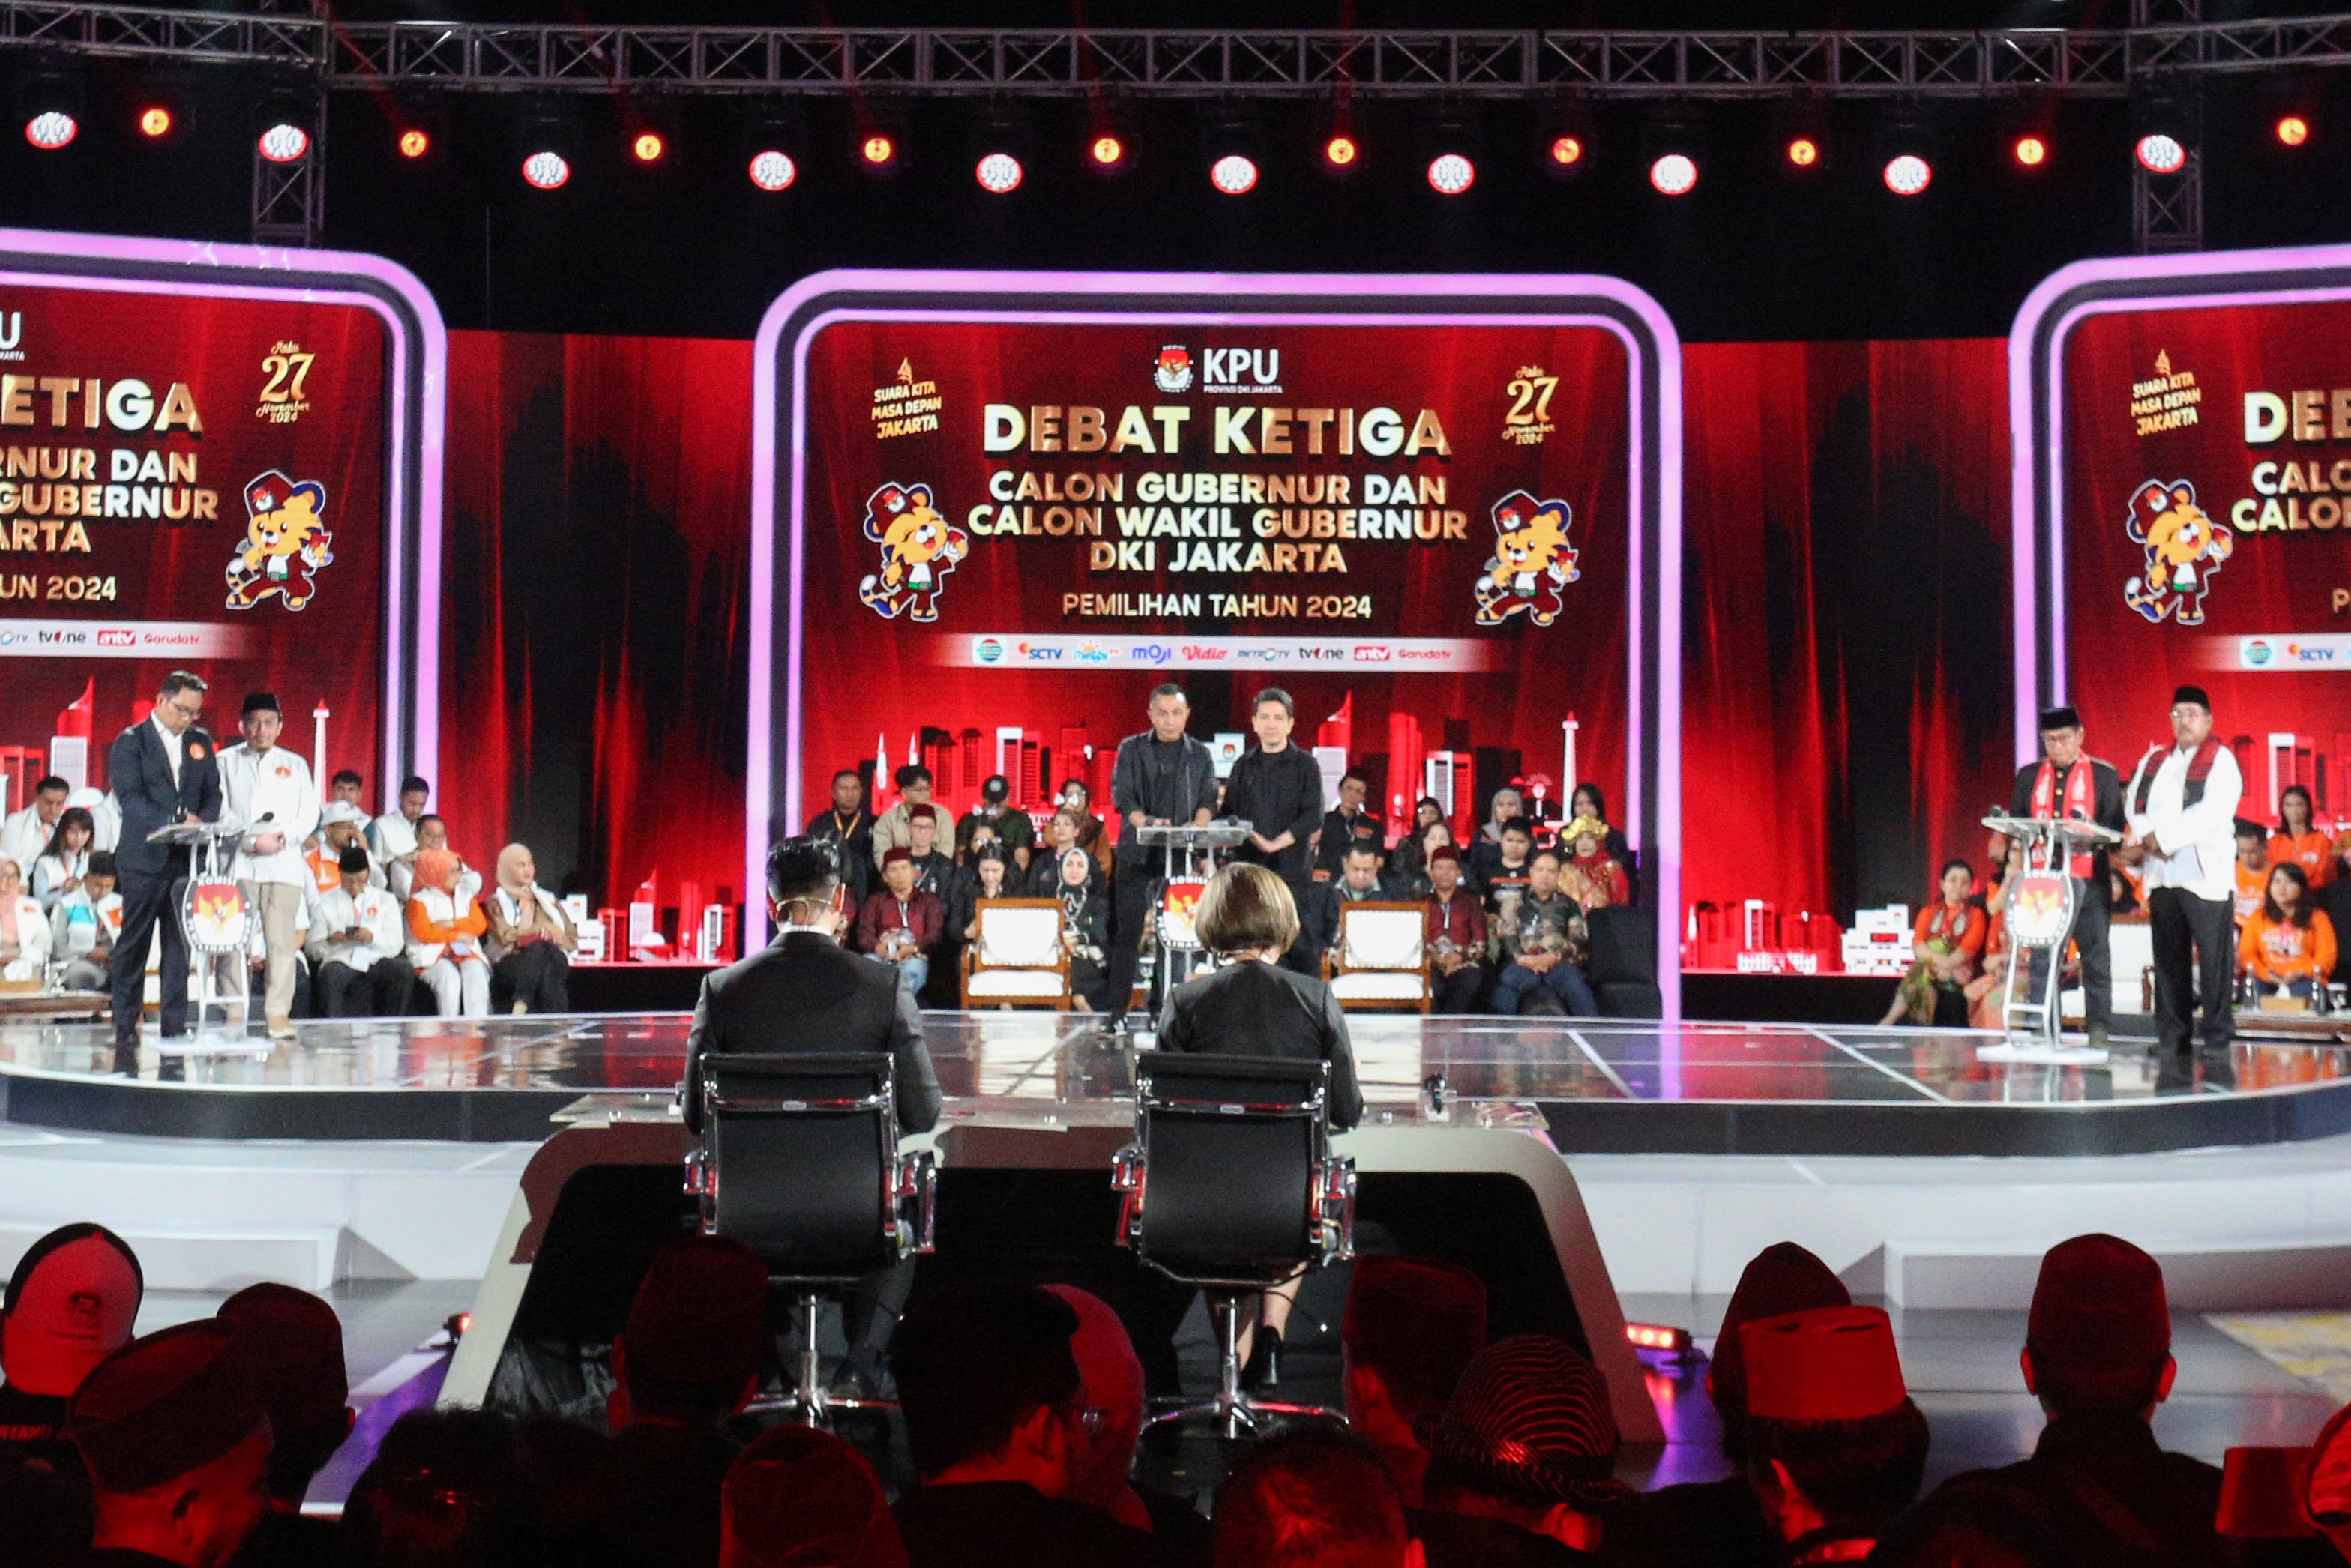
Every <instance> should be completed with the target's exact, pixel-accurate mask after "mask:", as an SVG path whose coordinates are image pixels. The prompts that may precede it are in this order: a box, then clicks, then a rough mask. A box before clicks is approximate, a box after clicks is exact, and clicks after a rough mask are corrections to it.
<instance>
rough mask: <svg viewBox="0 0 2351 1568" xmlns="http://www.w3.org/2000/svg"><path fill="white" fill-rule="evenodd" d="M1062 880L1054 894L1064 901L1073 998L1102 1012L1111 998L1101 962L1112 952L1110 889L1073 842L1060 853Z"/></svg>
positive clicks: (1063, 933)
mask: <svg viewBox="0 0 2351 1568" xmlns="http://www.w3.org/2000/svg"><path fill="white" fill-rule="evenodd" d="M1104 880H1105V879H1104V878H1103V876H1102V871H1101V868H1100V867H1098V866H1096V865H1095V864H1094V857H1093V856H1092V855H1090V854H1088V853H1086V852H1085V851H1083V850H1081V849H1079V848H1077V847H1076V846H1075V845H1072V846H1071V847H1070V848H1069V849H1067V850H1064V851H1063V852H1061V885H1060V886H1059V887H1056V888H1055V889H1054V890H1053V894H1052V896H1053V897H1055V898H1058V899H1060V900H1061V946H1062V948H1063V949H1064V950H1065V951H1067V952H1068V954H1069V955H1070V998H1071V1001H1073V1002H1074V1003H1076V1004H1077V1005H1078V1007H1079V1008H1080V1009H1082V1010H1084V1011H1087V1012H1100V1011H1102V1009H1103V1007H1104V1006H1105V1005H1106V1004H1107V1003H1108V1001H1109V999H1110V979H1109V976H1108V974H1107V972H1106V971H1105V970H1104V968H1103V967H1102V964H1103V959H1104V956H1106V955H1107V954H1108V953H1109V951H1110V890H1109V889H1108V888H1106V887H1104V886H1103V885H1102V883H1103V882H1104Z"/></svg>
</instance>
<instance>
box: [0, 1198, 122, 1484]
mask: <svg viewBox="0 0 2351 1568" xmlns="http://www.w3.org/2000/svg"><path fill="white" fill-rule="evenodd" d="M145 1296H146V1276H145V1274H144V1273H143V1272H142V1271H141V1269H140V1267H139V1259H138V1257H137V1256H136V1255H135V1254H133V1253H132V1252H131V1244H130V1243H129V1242H127V1241H125V1240H123V1239H122V1238H121V1237H120V1236H117V1235H116V1234H115V1233H114V1232H113V1231H111V1230H109V1229H107V1228H105V1227H104V1226H102V1225H91V1224H88V1223H82V1224H76V1225H68V1226H63V1227H60V1228H57V1229H56V1230H52V1231H50V1232H49V1233H48V1234H47V1236H44V1237H42V1238H41V1239H39V1240H38V1241H36V1242H34V1243H33V1245H32V1246H31V1247H29V1248H27V1249H26V1251H25V1255H24V1256H23V1257H22V1258H20V1259H18V1260H16V1272H15V1273H13V1274H12V1275H10V1276H9V1279H8V1292H7V1296H6V1298H5V1301H0V1311H4V1312H5V1315H0V1375H5V1377H6V1379H7V1382H6V1385H5V1386H0V1465H6V1464H15V1463H17V1462H20V1461H30V1462H33V1463H37V1464H39V1465H43V1466H45V1467H47V1468H48V1469H52V1470H57V1471H61V1472H66V1473H72V1472H78V1470H79V1469H80V1468H81V1460H80V1458H78V1456H77V1455H76V1454H75V1452H74V1446H73V1440H72V1439H71V1437H68V1435H67V1433H66V1430H65V1426H66V1405H67V1401H68V1400H69V1399H71V1398H72V1397H73V1393H74V1390H75V1389H77V1388H79V1387H80V1386H81V1385H82V1380H83V1379H85V1378H87V1377H88V1376H89V1375H90V1372H91V1371H92V1369H94V1368H95V1367H96V1366H97V1365H98V1364H99V1363H100V1362H102V1361H104V1360H105V1359H106V1358H107V1357H108V1356H110V1355H111V1354H114V1353H115V1352H116V1351H118V1350H120V1349H121V1348H122V1346H123V1345H125V1344H127V1343H130V1340H131V1325H132V1324H133V1323H134V1322H137V1321H138V1317H139V1305H140V1302H141V1301H142V1300H144V1299H145Z"/></svg>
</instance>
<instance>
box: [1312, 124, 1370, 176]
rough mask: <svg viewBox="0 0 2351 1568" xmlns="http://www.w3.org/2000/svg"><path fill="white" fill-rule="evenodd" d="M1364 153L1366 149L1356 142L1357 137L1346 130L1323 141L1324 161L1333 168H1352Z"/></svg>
mask: <svg viewBox="0 0 2351 1568" xmlns="http://www.w3.org/2000/svg"><path fill="white" fill-rule="evenodd" d="M1363 155H1364V150H1363V149H1362V148H1361V147H1359V146H1357V145H1356V144H1355V139H1354V138H1353V137H1352V136H1349V135H1347V134H1346V133H1345V132H1344V131H1341V132H1339V133H1338V134H1336V135H1334V136H1332V138H1331V139H1330V140H1329V141H1325V142H1323V143H1322V162H1325V163H1328V164H1330V165H1331V167H1332V168H1333V169H1351V168H1353V167H1354V163H1355V160H1356V159H1358V158H1360V157H1362V156H1363Z"/></svg>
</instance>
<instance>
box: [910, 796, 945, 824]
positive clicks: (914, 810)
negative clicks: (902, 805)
mask: <svg viewBox="0 0 2351 1568" xmlns="http://www.w3.org/2000/svg"><path fill="white" fill-rule="evenodd" d="M938 817H939V813H938V809H937V808H936V807H935V806H933V805H932V804H931V803H930V802H929V801H927V800H925V801H924V802H923V803H922V804H920V805H917V806H909V807H907V808H906V821H910V822H935V821H938Z"/></svg>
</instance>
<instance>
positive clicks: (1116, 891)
mask: <svg viewBox="0 0 2351 1568" xmlns="http://www.w3.org/2000/svg"><path fill="white" fill-rule="evenodd" d="M1146 711H1148V712H1149V714H1150V716H1151V727H1150V728H1149V729H1146V730H1144V731H1143V732H1142V733H1141V734H1139V735H1130V736H1128V737H1126V738H1125V739H1124V740H1122V741H1120V742H1119V743H1118V758H1117V760H1116V761H1115V762H1113V764H1112V767H1111V774H1110V799H1111V805H1112V806H1113V808H1114V809H1115V810H1117V812H1118V850H1117V852H1116V854H1115V857H1114V858H1113V862H1112V863H1113V866H1114V867H1115V868H1116V872H1117V874H1116V877H1115V880H1114V881H1113V883H1112V894H1113V897H1112V900H1111V929H1110V1007H1109V1009H1108V1012H1109V1017H1108V1018H1107V1019H1104V1020H1103V1028H1104V1030H1105V1032H1107V1033H1110V1034H1117V1033H1120V1032H1121V1031H1123V1030H1124V1029H1125V1028H1126V1004H1127V998H1130V997H1132V996H1133V995H1134V955H1135V949H1136V948H1137V947H1138V946H1141V945H1142V942H1143V936H1144V932H1146V931H1148V930H1149V929H1150V928H1151V919H1152V909H1151V883H1152V879H1153V874H1154V873H1155V871H1156V870H1157V868H1158V867H1159V866H1161V865H1162V864H1164V863H1165V852H1164V851H1163V850H1161V849H1160V848H1159V847H1158V846H1157V845H1152V846H1150V847H1148V848H1146V847H1145V846H1144V844H1143V843H1142V842H1141V841H1139V840H1137V839H1136V838H1135V836H1134V835H1135V834H1136V833H1137V832H1139V831H1142V830H1143V829H1144V828H1148V827H1159V826H1168V825H1174V826H1179V827H1180V826H1196V825H1197V824H1199V823H1203V822H1206V821H1208V820H1209V819H1210V818H1211V817H1214V816H1215V815H1216V814H1217V763H1216V759H1215V758H1212V757H1210V756H1209V755H1208V748H1207V746H1206V745H1204V744H1203V743H1201V742H1200V741H1196V740H1195V739H1193V738H1192V737H1190V736H1188V735H1186V734H1185V733H1184V727H1185V726H1186V724H1188V723H1190V722H1191V719H1192V699H1191V698H1189V697H1187V696H1186V695H1184V688H1183V687H1182V686H1179V685H1176V684H1175V682H1173V681H1167V682H1164V683H1162V684H1161V685H1156V686H1155V687H1153V688H1152V691H1151V705H1150V707H1149V708H1148V709H1147V710H1146Z"/></svg>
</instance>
